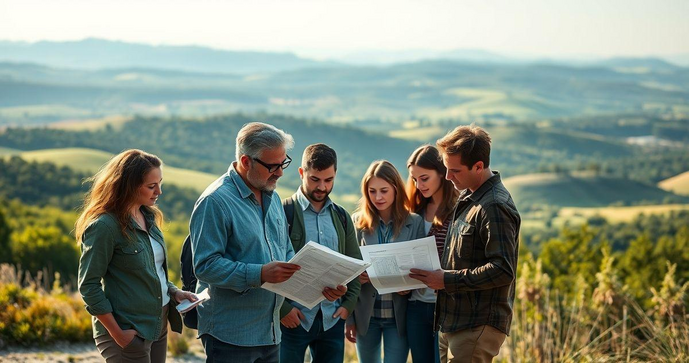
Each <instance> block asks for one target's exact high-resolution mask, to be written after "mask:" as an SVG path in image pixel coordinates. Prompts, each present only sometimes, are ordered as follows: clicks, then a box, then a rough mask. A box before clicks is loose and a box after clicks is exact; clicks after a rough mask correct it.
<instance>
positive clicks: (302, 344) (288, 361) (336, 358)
mask: <svg viewBox="0 0 689 363" xmlns="http://www.w3.org/2000/svg"><path fill="white" fill-rule="evenodd" d="M280 328H281V329H282V343H280V363H303V362H304V354H305V353H306V348H307V347H309V349H310V350H311V361H312V362H314V363H342V361H343V360H344V328H345V321H344V320H342V319H340V321H338V322H337V323H336V324H335V325H334V326H333V327H332V328H330V329H328V330H325V331H323V315H322V313H321V312H320V310H319V311H318V314H317V315H316V318H315V319H314V321H313V325H312V326H311V330H309V331H306V329H304V328H303V327H302V326H301V325H299V326H297V327H296V328H287V327H285V326H284V325H282V326H281V327H280Z"/></svg>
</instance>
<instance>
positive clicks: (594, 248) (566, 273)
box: [540, 224, 607, 295]
mask: <svg viewBox="0 0 689 363" xmlns="http://www.w3.org/2000/svg"><path fill="white" fill-rule="evenodd" d="M597 235H598V232H597V231H596V230H594V229H592V228H590V227H589V226H588V225H586V224H584V225H583V226H581V227H580V228H579V229H568V228H565V229H564V230H563V231H562V235H561V236H560V237H559V238H554V239H551V240H550V241H548V242H546V243H545V244H544V245H543V249H542V251H541V255H540V258H541V260H542V261H543V272H545V273H546V274H548V275H549V276H550V277H551V278H552V281H553V288H555V289H558V290H560V291H562V292H564V293H565V294H567V295H571V294H572V293H573V288H574V286H576V281H577V276H578V275H581V276H582V277H583V278H584V280H585V281H586V283H587V284H588V285H590V286H592V285H595V282H596V273H597V272H598V267H599V266H600V263H601V261H602V259H603V254H602V249H603V248H605V246H607V243H605V242H596V236H597Z"/></svg>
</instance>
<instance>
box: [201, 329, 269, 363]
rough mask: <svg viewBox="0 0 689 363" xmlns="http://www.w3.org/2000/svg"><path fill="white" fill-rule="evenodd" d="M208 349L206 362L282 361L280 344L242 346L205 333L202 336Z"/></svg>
mask: <svg viewBox="0 0 689 363" xmlns="http://www.w3.org/2000/svg"><path fill="white" fill-rule="evenodd" d="M201 342H202V343H203V348H204V349H205V351H206V363H233V362H242V363H243V362H247V363H269V362H275V363H277V362H279V361H280V345H279V344H278V345H261V346H256V347H242V346H239V345H234V344H228V343H225V342H222V341H220V340H218V339H215V338H214V337H213V336H211V335H208V334H204V335H202V336H201Z"/></svg>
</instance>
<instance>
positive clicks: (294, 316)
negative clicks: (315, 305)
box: [280, 308, 306, 329]
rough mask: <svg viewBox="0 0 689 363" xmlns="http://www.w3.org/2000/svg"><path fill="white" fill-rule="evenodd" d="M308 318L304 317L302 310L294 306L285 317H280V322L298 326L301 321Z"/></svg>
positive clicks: (293, 326)
mask: <svg viewBox="0 0 689 363" xmlns="http://www.w3.org/2000/svg"><path fill="white" fill-rule="evenodd" d="M304 319H306V318H305V317H304V314H302V312H301V310H299V309H297V308H292V310H291V311H290V312H289V313H288V314H287V315H285V317H284V318H282V319H280V323H282V325H284V326H285V327H287V328H291V329H293V328H296V327H298V326H299V324H301V321H302V320H304Z"/></svg>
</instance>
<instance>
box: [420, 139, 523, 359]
mask: <svg viewBox="0 0 689 363" xmlns="http://www.w3.org/2000/svg"><path fill="white" fill-rule="evenodd" d="M490 142H491V140H490V136H489V135H488V133H487V132H486V131H484V130H483V129H481V128H480V127H476V126H460V127H457V128H455V129H454V130H453V131H451V132H450V133H448V134H447V135H446V136H445V137H443V138H442V139H440V140H438V142H437V145H438V148H439V149H440V150H441V151H442V153H443V163H444V164H445V166H446V167H447V175H446V178H447V179H448V180H450V181H452V183H453V184H454V186H455V188H457V189H458V190H462V193H461V195H460V197H459V201H458V202H457V205H456V206H455V211H454V216H453V220H452V222H451V225H450V230H449V232H448V234H447V238H446V240H445V249H444V250H443V258H442V263H441V265H442V270H436V271H425V270H418V269H412V270H411V272H412V273H411V274H410V276H411V277H413V278H416V279H419V280H421V281H423V282H424V283H425V284H426V285H428V286H429V287H430V288H433V289H436V290H438V300H437V303H436V311H435V326H436V328H437V329H439V330H440V336H439V338H440V339H439V344H440V358H441V361H442V362H457V361H462V362H467V361H471V362H490V361H492V359H493V358H494V357H495V356H497V355H498V353H499V352H500V347H501V346H502V344H503V343H504V341H505V338H506V336H507V334H509V330H510V323H511V321H512V307H513V305H514V295H515V280H516V274H517V255H518V252H519V241H518V236H519V227H520V224H521V218H520V216H519V212H518V211H517V208H516V207H515V205H514V202H513V200H512V196H511V195H510V193H509V192H508V191H507V189H506V188H505V186H504V185H503V184H502V181H501V180H500V174H499V173H498V172H494V171H491V170H490V168H489V163H490Z"/></svg>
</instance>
